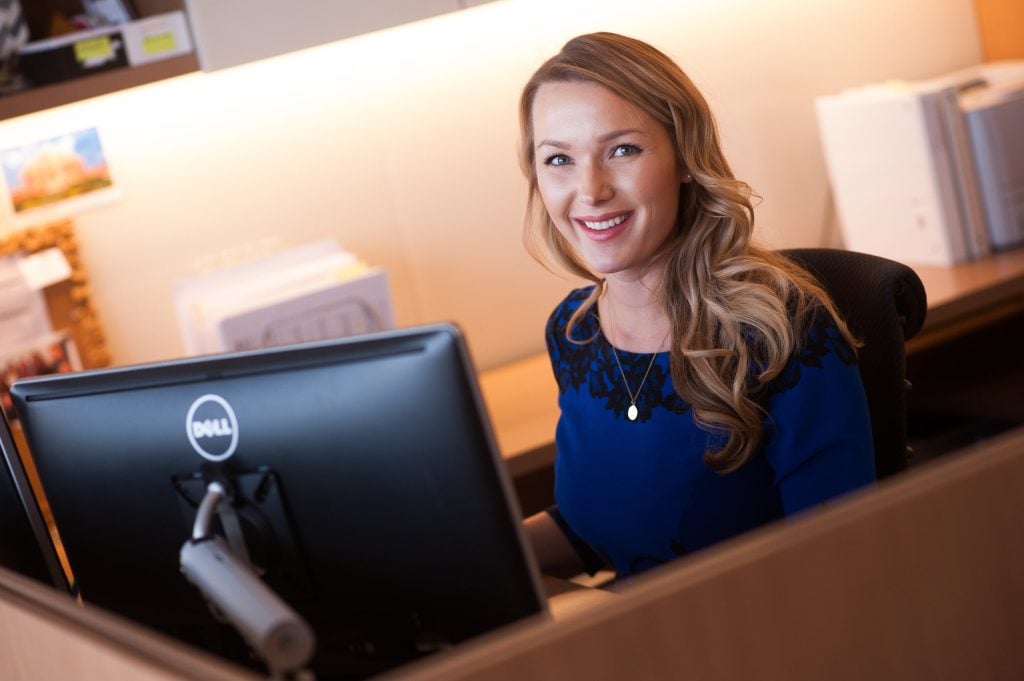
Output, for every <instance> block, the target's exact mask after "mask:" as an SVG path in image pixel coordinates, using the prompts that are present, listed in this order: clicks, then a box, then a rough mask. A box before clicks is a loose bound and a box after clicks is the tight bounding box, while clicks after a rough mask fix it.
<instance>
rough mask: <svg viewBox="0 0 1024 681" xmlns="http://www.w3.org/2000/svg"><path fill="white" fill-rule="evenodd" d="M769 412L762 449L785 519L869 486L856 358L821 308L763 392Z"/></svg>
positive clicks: (871, 477) (865, 418)
mask: <svg viewBox="0 0 1024 681" xmlns="http://www.w3.org/2000/svg"><path fill="white" fill-rule="evenodd" d="M767 407H768V417H767V419H766V421H765V439H764V452H765V456H766V458H767V460H768V463H769V465H770V466H771V467H772V470H773V471H774V475H775V485H776V487H777V489H778V491H779V496H780V498H781V501H782V507H783V511H784V512H785V514H786V515H791V514H793V513H797V512H799V511H802V510H804V509H807V508H810V507H812V506H816V505H818V504H820V503H822V502H825V501H827V500H829V499H832V498H834V497H836V496H839V495H841V494H845V493H846V492H850V491H852V490H855V489H857V488H860V487H863V486H865V485H870V484H872V483H873V482H874V481H875V462H874V461H875V458H874V446H873V444H872V437H871V419H870V416H869V414H868V407H867V398H866V397H865V394H864V386H863V384H862V382H861V378H860V371H859V369H858V366H857V363H856V356H855V354H854V352H853V350H852V349H851V348H850V347H849V345H848V344H847V343H846V341H845V339H843V337H842V336H841V335H840V333H839V329H838V328H837V327H836V325H835V322H834V321H833V320H832V318H831V317H830V316H829V315H828V314H827V313H825V312H824V311H819V312H818V315H817V316H816V317H815V318H814V319H813V321H812V323H811V325H810V328H809V330H808V333H807V338H806V339H805V343H804V345H803V347H802V348H800V350H799V351H798V352H797V353H796V354H795V355H794V356H793V357H792V358H790V361H789V363H788V365H787V367H786V370H785V371H784V372H783V374H782V375H781V376H780V377H779V378H778V379H777V380H776V382H775V383H774V384H773V386H772V387H771V389H770V390H769V394H768V399H767Z"/></svg>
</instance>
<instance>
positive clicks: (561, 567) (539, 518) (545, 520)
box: [523, 511, 585, 579]
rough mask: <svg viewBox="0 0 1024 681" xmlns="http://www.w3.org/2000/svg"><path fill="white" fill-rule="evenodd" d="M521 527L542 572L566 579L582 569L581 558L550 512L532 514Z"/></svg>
mask: <svg viewBox="0 0 1024 681" xmlns="http://www.w3.org/2000/svg"><path fill="white" fill-rule="evenodd" d="M523 527H524V528H525V530H526V536H527V538H528V539H529V541H530V544H531V546H532V547H533V554H534V555H535V556H536V557H537V563H538V564H539V566H540V571H541V572H542V573H543V574H545V575H550V576H552V577H561V578H563V579H568V578H569V577H573V576H575V575H578V574H580V573H581V572H583V571H584V569H585V568H584V564H583V560H582V559H581V558H580V556H579V554H577V553H576V549H574V548H573V545H572V543H571V542H570V541H569V538H568V537H566V536H565V533H564V532H562V528H560V527H559V526H558V523H557V522H555V519H554V518H552V517H551V514H550V513H548V512H547V511H541V512H540V513H535V514H533V515H532V516H530V517H529V518H527V519H526V520H524V521H523Z"/></svg>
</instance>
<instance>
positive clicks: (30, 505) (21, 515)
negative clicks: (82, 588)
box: [0, 415, 68, 590]
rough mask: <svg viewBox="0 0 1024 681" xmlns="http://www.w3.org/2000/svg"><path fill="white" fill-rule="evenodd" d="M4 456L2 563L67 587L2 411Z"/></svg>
mask: <svg viewBox="0 0 1024 681" xmlns="http://www.w3.org/2000/svg"><path fill="white" fill-rule="evenodd" d="M0 457H2V458H3V463H2V465H0V467H2V469H3V470H2V472H0V566H3V567H5V568H7V569H8V570H14V571H15V572H19V573H21V574H23V575H27V576H29V577H32V578H33V579H37V580H39V581H40V582H43V583H45V584H49V585H52V586H56V587H58V588H60V589H62V590H67V589H68V584H67V581H66V578H65V576H64V571H63V569H62V568H61V566H60V561H59V559H58V558H57V552H56V550H55V548H54V545H53V542H52V540H51V538H50V533H49V529H48V528H47V526H46V523H45V521H44V520H43V515H42V512H41V510H40V508H39V503H38V500H37V499H36V497H35V494H34V493H33V491H32V488H31V485H30V484H29V480H28V475H27V474H26V471H25V468H24V466H23V465H22V461H21V457H20V456H19V455H18V449H17V447H16V445H15V442H14V439H13V437H12V435H11V430H10V427H9V426H8V424H7V419H6V418H4V417H3V416H2V415H0Z"/></svg>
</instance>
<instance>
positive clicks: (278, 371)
mask: <svg viewBox="0 0 1024 681" xmlns="http://www.w3.org/2000/svg"><path fill="white" fill-rule="evenodd" d="M11 392H12V395H13V397H14V401H15V405H16V408H17V411H18V413H19V414H20V415H21V418H22V421H23V424H24V428H25V431H26V434H27V439H28V442H29V445H30V449H31V451H32V452H33V455H34V457H35V459H36V462H37V467H38V470H39V474H40V477H41V479H42V481H43V486H44V488H45V490H46V494H47V496H48V498H49V501H50V504H51V507H52V510H53V514H54V519H55V522H56V524H57V527H58V530H59V532H60V535H61V538H62V541H63V543H64V547H65V550H66V553H67V556H68V559H69V562H70V565H71V570H72V572H73V573H74V576H75V579H76V582H77V585H78V588H79V590H80V593H81V596H82V598H83V599H84V601H85V602H86V603H94V604H97V605H99V606H102V607H104V608H107V609H110V610H112V611H115V612H118V613H120V614H122V615H125V616H127V617H129V618H131V619H134V620H137V621H139V622H143V623H145V624H148V625H150V626H152V627H155V628H157V629H160V630H162V631H164V632H166V633H169V634H171V635H173V636H175V637H178V638H180V639H183V640H186V641H189V642H191V643H194V644H196V645H199V646H201V647H204V648H206V649H208V650H212V651H214V652H216V653H219V654H221V655H224V656H226V657H230V658H232V659H236V660H239V661H245V659H246V656H245V653H244V652H243V647H242V646H240V645H239V643H238V639H237V638H236V637H234V636H233V634H232V632H230V631H228V630H227V629H226V627H224V626H223V625H219V624H218V623H217V621H216V619H215V618H214V617H213V616H211V614H210V611H209V608H208V607H207V606H206V604H205V602H204V600H203V599H202V598H201V597H200V595H199V593H198V592H197V591H196V589H195V588H194V587H193V586H192V585H191V584H189V583H187V582H186V580H185V578H184V577H183V576H182V575H181V574H179V571H178V552H179V550H180V548H181V546H182V544H183V542H184V541H185V540H186V539H187V538H188V537H189V536H190V533H191V528H192V523H193V521H194V519H195V516H196V506H197V504H198V503H199V502H200V500H201V498H202V496H203V493H204V489H205V484H206V482H207V481H208V480H209V479H210V478H211V477H216V476H222V477H226V478H228V481H229V483H230V484H231V485H232V486H233V488H234V490H235V491H236V492H237V495H238V498H237V502H238V503H236V504H235V505H236V507H237V516H238V517H239V518H240V519H241V526H242V528H243V530H244V536H245V540H246V541H245V544H246V546H247V547H248V550H249V552H250V554H251V558H252V562H253V564H254V565H256V566H257V567H258V568H259V569H261V570H265V574H264V575H263V578H264V581H265V582H266V583H267V584H268V585H269V586H270V587H271V588H272V589H273V590H274V591H275V592H276V593H277V594H279V595H280V596H282V597H283V598H284V599H285V600H286V602H287V603H289V604H290V605H291V606H292V607H293V608H294V609H295V610H297V611H298V612H299V613H300V614H301V615H302V616H303V617H304V618H305V619H306V620H307V621H308V622H309V623H310V625H311V626H312V628H313V629H314V632H315V634H316V637H317V649H316V654H315V657H314V658H313V663H312V670H313V671H314V672H315V673H316V675H317V678H318V679H321V680H322V679H328V678H362V677H366V676H369V675H372V674H374V673H377V672H380V671H382V670H385V669H389V668H391V667H394V666H396V665H397V664H400V663H403V662H405V661H409V660H412V659H415V658H417V657H419V656H421V655H424V654H427V653H430V652H433V651H436V650H439V649H444V648H447V647H449V646H451V645H452V644H455V643H458V642H460V641H463V640H465V639H467V638H470V637H472V636H475V635H477V634H480V633H483V632H487V631H490V630H493V629H495V628H497V627H500V626H502V625H505V624H508V623H511V622H514V621H517V620H520V619H522V618H524V617H527V616H529V615H533V614H536V613H540V612H542V611H543V610H544V607H545V606H544V599H543V596H542V593H541V589H540V586H539V584H540V583H539V579H538V576H537V573H536V570H535V568H534V566H533V563H532V559H531V557H530V554H529V552H528V550H527V549H526V548H525V544H524V540H523V535H522V530H521V526H520V516H519V511H518V508H517V504H516V503H515V500H514V497H513V496H512V492H511V491H510V490H511V488H510V485H509V482H508V480H507V478H506V476H505V474H504V471H503V466H502V462H501V459H500V456H499V454H498V452H497V450H496V447H495V444H494V439H493V436H492V433H491V431H490V425H489V422H488V419H487V418H486V412H485V411H484V409H483V405H482V402H481V398H480V395H479V391H478V388H477V385H476V380H475V374H474V373H473V371H472V368H471V364H470V361H469V358H468V354H467V352H466V348H465V345H464V342H463V339H462V337H461V335H460V334H459V332H458V330H457V329H456V328H455V327H453V326H450V325H433V326H426V327H417V328H410V329H404V330H398V331H390V332H386V333H382V334H375V335H370V336H363V337H359V338H349V339H342V340H336V341H328V342H318V343H311V344H305V345H299V346H291V347H285V348H274V349H265V350H258V351H252V352H244V353H235V354H230V355H217V356H207V357H198V358H190V359H183V360H174V361H168V362H163V363H158V364H150V365H144V366H130V367H122V368H115V369H108V370H100V371H91V372H82V373H77V374H64V375H57V376H47V377H39V378H32V379H26V380H23V381H19V382H17V383H16V384H15V385H14V386H13V388H12V391H11ZM221 529H222V531H223V530H225V529H226V528H221Z"/></svg>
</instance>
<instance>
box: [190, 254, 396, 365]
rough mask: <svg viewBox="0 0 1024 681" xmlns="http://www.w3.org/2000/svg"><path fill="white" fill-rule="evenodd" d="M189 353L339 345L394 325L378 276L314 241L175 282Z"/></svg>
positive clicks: (382, 280) (384, 285) (352, 258)
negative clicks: (321, 342)
mask: <svg viewBox="0 0 1024 681" xmlns="http://www.w3.org/2000/svg"><path fill="white" fill-rule="evenodd" d="M175 306H176V309H177V314H178V322H179V326H180V328H181V333H182V341H183V343H184V345H185V350H186V352H188V353H189V354H205V353H212V352H225V351H234V350H249V349H254V348H263V347H271V346H277V345H285V344H290V343H301V342H306V341H314V340H324V339H327V338H340V337H343V336H352V335H357V334H362V333H370V332H373V331H380V330H384V329H389V328H392V327H393V326H394V319H393V313H392V307H391V298H390V295H389V292H388V280H387V273H386V272H385V270H383V269H382V268H379V267H370V266H369V265H367V264H366V263H365V262H363V261H361V260H359V259H358V258H357V257H356V256H354V255H353V254H352V253H349V252H347V251H344V250H342V249H341V248H340V247H339V246H338V244H337V243H336V242H334V241H331V240H328V241H320V242H316V243H312V244H307V245H305V246H301V247H298V248H293V249H290V250H287V251H283V252H281V253H277V254H275V255H272V256H270V257H266V258H261V259H259V260H256V261H252V262H248V263H244V264H241V265H237V266H234V267H228V268H223V269H220V270H217V271H214V272H210V273H207V274H203V275H200V276H198V277H193V278H191V279H188V280H185V281H182V282H179V284H178V285H177V287H176V290H175Z"/></svg>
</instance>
